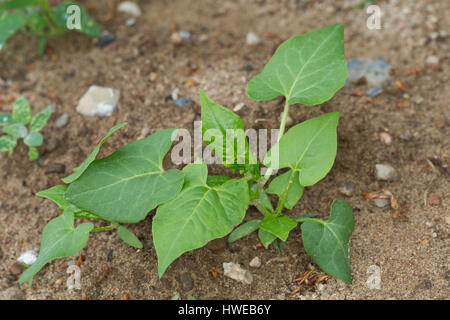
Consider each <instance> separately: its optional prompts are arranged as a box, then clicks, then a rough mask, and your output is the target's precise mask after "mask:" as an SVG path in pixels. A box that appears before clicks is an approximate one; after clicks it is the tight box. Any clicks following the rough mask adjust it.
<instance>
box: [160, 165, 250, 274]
mask: <svg viewBox="0 0 450 320" xmlns="http://www.w3.org/2000/svg"><path fill="white" fill-rule="evenodd" d="M183 171H184V172H186V171H189V173H188V174H186V173H185V176H186V180H187V182H186V186H187V187H186V188H184V189H183V190H182V191H181V193H180V194H178V196H176V197H175V198H174V199H172V200H171V201H169V202H166V203H164V204H162V205H161V206H160V207H159V208H158V210H157V212H156V215H155V217H154V218H153V226H152V231H153V242H154V244H155V249H156V253H157V255H158V274H159V276H160V277H161V276H162V275H163V274H164V272H165V270H166V269H167V267H168V266H169V265H170V264H171V263H172V261H174V260H175V259H176V258H178V257H179V256H180V255H182V254H183V253H184V252H186V251H189V250H194V249H197V248H200V247H202V246H204V245H205V244H206V243H207V242H208V241H211V240H213V239H217V238H221V237H224V236H225V235H227V234H228V233H230V232H231V231H232V230H233V226H235V225H238V224H239V223H240V222H241V221H242V219H243V218H244V216H245V212H246V210H247V207H248V203H249V196H248V185H247V182H246V181H245V180H244V179H233V180H229V181H227V182H225V183H224V184H222V185H220V186H217V187H210V186H208V185H207V183H206V177H207V174H208V171H207V168H206V165H205V164H204V163H202V164H190V165H188V166H186V167H185V168H184V169H183ZM191 177H196V179H195V180H193V181H190V179H191Z"/></svg>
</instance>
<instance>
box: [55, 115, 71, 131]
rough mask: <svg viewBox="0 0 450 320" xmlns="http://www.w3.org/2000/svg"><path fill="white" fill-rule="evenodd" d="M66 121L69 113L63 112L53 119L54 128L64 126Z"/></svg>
mask: <svg viewBox="0 0 450 320" xmlns="http://www.w3.org/2000/svg"><path fill="white" fill-rule="evenodd" d="M67 122H69V114H68V113H63V114H62V115H60V116H59V118H58V119H56V121H55V127H56V128H58V129H59V128H62V127H64V126H65V125H66V124H67Z"/></svg>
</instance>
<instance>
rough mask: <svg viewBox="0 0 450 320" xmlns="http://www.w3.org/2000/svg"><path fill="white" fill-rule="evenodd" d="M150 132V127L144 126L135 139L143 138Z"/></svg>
mask: <svg viewBox="0 0 450 320" xmlns="http://www.w3.org/2000/svg"><path fill="white" fill-rule="evenodd" d="M149 133H150V128H147V127H144V128H142V130H141V134H140V135H139V137H137V139H138V140H139V139H144V138H145V137H146V136H148V134H149Z"/></svg>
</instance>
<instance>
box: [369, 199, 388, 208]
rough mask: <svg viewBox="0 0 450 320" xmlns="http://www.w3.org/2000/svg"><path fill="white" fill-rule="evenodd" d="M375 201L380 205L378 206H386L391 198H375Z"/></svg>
mask: <svg viewBox="0 0 450 320" xmlns="http://www.w3.org/2000/svg"><path fill="white" fill-rule="evenodd" d="M373 203H374V204H375V205H376V206H377V207H378V208H384V207H386V206H387V205H388V204H389V199H374V200H373Z"/></svg>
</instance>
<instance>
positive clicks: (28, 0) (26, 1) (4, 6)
mask: <svg viewBox="0 0 450 320" xmlns="http://www.w3.org/2000/svg"><path fill="white" fill-rule="evenodd" d="M36 4H37V1H36V0H9V1H4V2H3V3H0V12H1V11H6V10H11V9H23V8H26V7H29V6H34V5H36Z"/></svg>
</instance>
